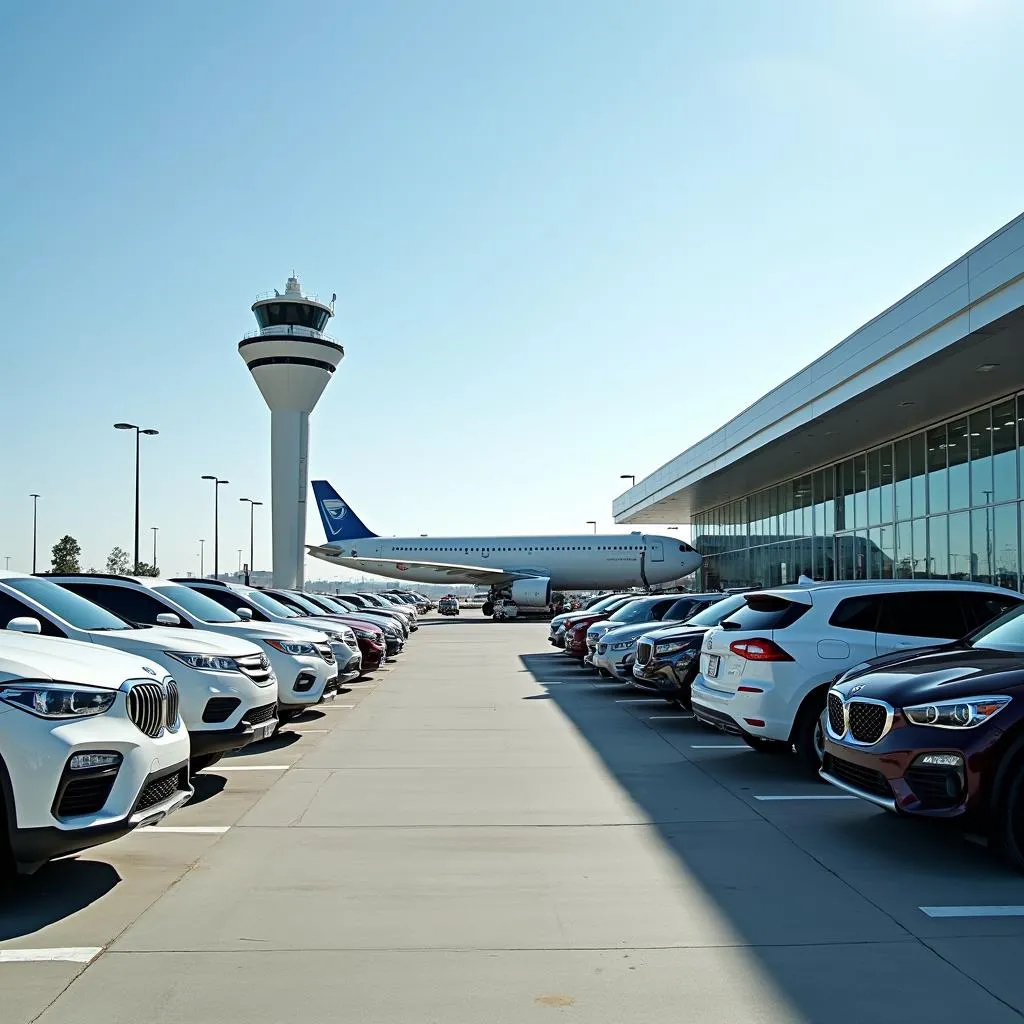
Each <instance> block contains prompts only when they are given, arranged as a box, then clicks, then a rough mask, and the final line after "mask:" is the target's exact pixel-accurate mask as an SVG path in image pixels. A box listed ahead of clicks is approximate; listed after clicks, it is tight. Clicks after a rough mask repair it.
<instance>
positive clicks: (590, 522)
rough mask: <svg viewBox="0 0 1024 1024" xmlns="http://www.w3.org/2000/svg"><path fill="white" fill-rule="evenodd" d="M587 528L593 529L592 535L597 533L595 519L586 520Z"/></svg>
mask: <svg viewBox="0 0 1024 1024" xmlns="http://www.w3.org/2000/svg"><path fill="white" fill-rule="evenodd" d="M587 526H592V527H593V528H594V533H597V520H596V519H588V520H587Z"/></svg>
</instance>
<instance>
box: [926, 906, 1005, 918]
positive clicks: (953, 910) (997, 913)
mask: <svg viewBox="0 0 1024 1024" xmlns="http://www.w3.org/2000/svg"><path fill="white" fill-rule="evenodd" d="M917 909H918V910H920V911H921V912H922V913H924V914H927V915H928V916H929V917H1024V907H997V906H992V907H918V908H917Z"/></svg>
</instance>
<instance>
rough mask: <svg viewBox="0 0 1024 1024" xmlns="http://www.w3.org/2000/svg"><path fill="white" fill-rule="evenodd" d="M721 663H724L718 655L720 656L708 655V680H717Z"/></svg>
mask: <svg viewBox="0 0 1024 1024" xmlns="http://www.w3.org/2000/svg"><path fill="white" fill-rule="evenodd" d="M721 663H722V658H721V656H720V655H718V654H709V655H708V670H707V673H706V675H707V677H708V679H716V678H717V677H718V666H719V665H720V664H721Z"/></svg>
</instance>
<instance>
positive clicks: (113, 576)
mask: <svg viewBox="0 0 1024 1024" xmlns="http://www.w3.org/2000/svg"><path fill="white" fill-rule="evenodd" d="M32 575H33V576H41V577H44V578H45V577H47V576H61V577H66V578H68V579H86V580H90V579H96V580H123V581H124V582H125V583H138V582H139V581H138V579H137V578H136V577H134V576H122V575H121V574H120V573H116V572H34V573H32Z"/></svg>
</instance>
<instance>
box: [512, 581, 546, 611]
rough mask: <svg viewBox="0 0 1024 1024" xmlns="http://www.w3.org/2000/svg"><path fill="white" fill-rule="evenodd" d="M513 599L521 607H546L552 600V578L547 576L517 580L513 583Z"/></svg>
mask: <svg viewBox="0 0 1024 1024" xmlns="http://www.w3.org/2000/svg"><path fill="white" fill-rule="evenodd" d="M512 600H513V601H515V603H516V604H517V605H519V606H520V607H521V608H544V607H546V606H547V604H548V602H549V601H550V600H551V580H550V579H548V578H547V577H546V576H538V577H537V578H536V579H532V580H516V581H515V582H514V583H513V584H512Z"/></svg>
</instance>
